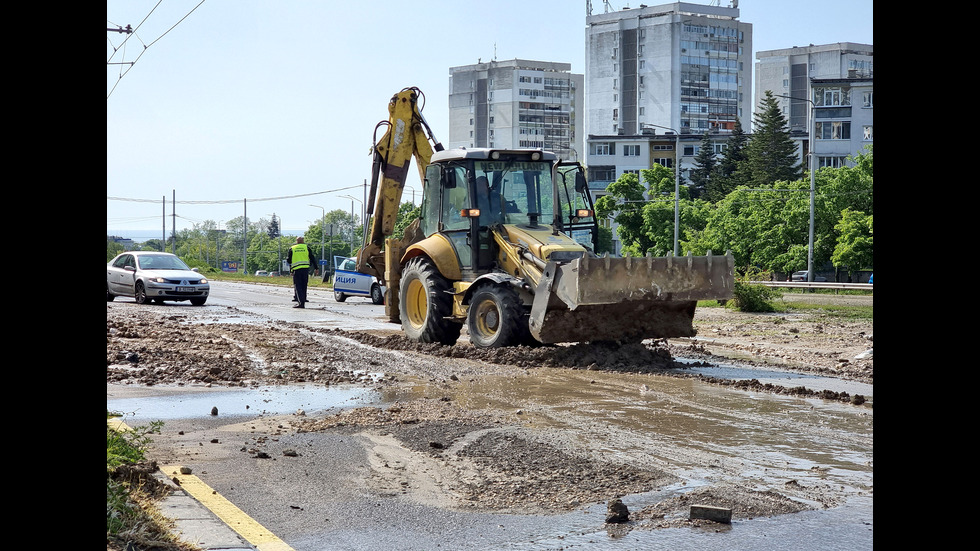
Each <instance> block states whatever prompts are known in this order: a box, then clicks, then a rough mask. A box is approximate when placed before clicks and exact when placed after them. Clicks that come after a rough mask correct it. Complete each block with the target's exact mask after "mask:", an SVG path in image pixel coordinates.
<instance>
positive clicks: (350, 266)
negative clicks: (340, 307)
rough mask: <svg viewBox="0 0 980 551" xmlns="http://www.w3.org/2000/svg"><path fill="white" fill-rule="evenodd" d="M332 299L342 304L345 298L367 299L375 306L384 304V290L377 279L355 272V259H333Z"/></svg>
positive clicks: (338, 257)
mask: <svg viewBox="0 0 980 551" xmlns="http://www.w3.org/2000/svg"><path fill="white" fill-rule="evenodd" d="M333 260H334V268H335V271H334V276H333V298H334V300H336V301H337V302H344V301H345V300H347V297H367V298H370V299H371V302H373V303H375V304H384V302H385V288H384V287H383V286H382V285H381V284H379V283H378V280H377V278H375V277H374V276H371V275H368V274H362V273H361V272H358V271H357V258H356V257H353V256H352V257H350V258H345V257H342V256H336V257H334V259H333Z"/></svg>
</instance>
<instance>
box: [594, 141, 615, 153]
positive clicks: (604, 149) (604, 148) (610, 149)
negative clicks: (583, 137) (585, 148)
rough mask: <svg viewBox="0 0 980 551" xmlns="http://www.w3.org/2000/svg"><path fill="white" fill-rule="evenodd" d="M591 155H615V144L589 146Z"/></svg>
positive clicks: (605, 143) (598, 143)
mask: <svg viewBox="0 0 980 551" xmlns="http://www.w3.org/2000/svg"><path fill="white" fill-rule="evenodd" d="M589 154H590V155H615V154H616V144H615V142H612V143H611V142H596V143H593V144H591V145H590V146H589Z"/></svg>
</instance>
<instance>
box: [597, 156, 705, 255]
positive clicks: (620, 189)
mask: <svg viewBox="0 0 980 551" xmlns="http://www.w3.org/2000/svg"><path fill="white" fill-rule="evenodd" d="M640 174H641V175H642V177H643V183H640V179H639V178H638V177H637V175H636V174H631V173H626V174H623V175H622V176H620V178H619V179H618V180H616V181H615V182H613V183H611V184H609V187H607V188H606V191H608V192H609V195H604V196H603V197H600V198H599V199H598V200H597V201H596V214H597V216H599V217H612V218H613V220H615V222H616V223H617V224H618V225H619V227H618V228H617V232H618V233H619V237H620V242H621V243H622V252H623V253H625V254H629V255H631V256H643V255H646V254H647V253H650V254H654V255H658V256H659V255H665V254H668V253H670V252H673V250H674V171H673V170H671V169H669V168H667V167H664V166H661V165H659V164H654V165H653V167H652V168H649V169H646V170H641V171H640ZM647 197H649V199H647ZM680 199H681V202H680V222H681V224H680V226H681V232H680V233H681V236H680V238H681V241H682V242H683V240H684V239H685V237H686V233H687V232H688V231H695V230H699V229H701V228H703V227H704V223H705V219H704V207H705V203H704V202H703V201H691V200H690V199H689V197H688V191H687V188H686V187H681V189H680Z"/></svg>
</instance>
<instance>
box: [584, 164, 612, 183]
mask: <svg viewBox="0 0 980 551" xmlns="http://www.w3.org/2000/svg"><path fill="white" fill-rule="evenodd" d="M615 179H616V167H615V166H590V167H589V181H590V182H612V181H613V180H615Z"/></svg>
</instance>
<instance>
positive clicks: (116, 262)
mask: <svg viewBox="0 0 980 551" xmlns="http://www.w3.org/2000/svg"><path fill="white" fill-rule="evenodd" d="M210 291H211V285H210V284H209V283H208V280H207V278H205V277H204V276H202V275H201V274H199V273H197V272H195V271H193V270H191V269H190V268H188V267H187V264H184V262H183V261H182V260H181V259H179V258H177V257H176V256H174V255H172V254H170V253H155V252H150V251H131V252H125V253H121V254H119V255H118V256H116V258H113V259H112V261H110V262H109V263H108V264H106V268H105V299H106V302H112V300H113V299H114V298H116V297H117V296H124V297H133V298H134V299H136V302H137V303H139V304H145V303H147V302H150V301H151V300H152V301H154V302H158V303H161V304H162V303H163V301H165V300H171V301H183V300H189V301H191V304H193V305H194V306H203V305H204V303H205V302H207V300H208V293H209V292H210Z"/></svg>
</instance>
